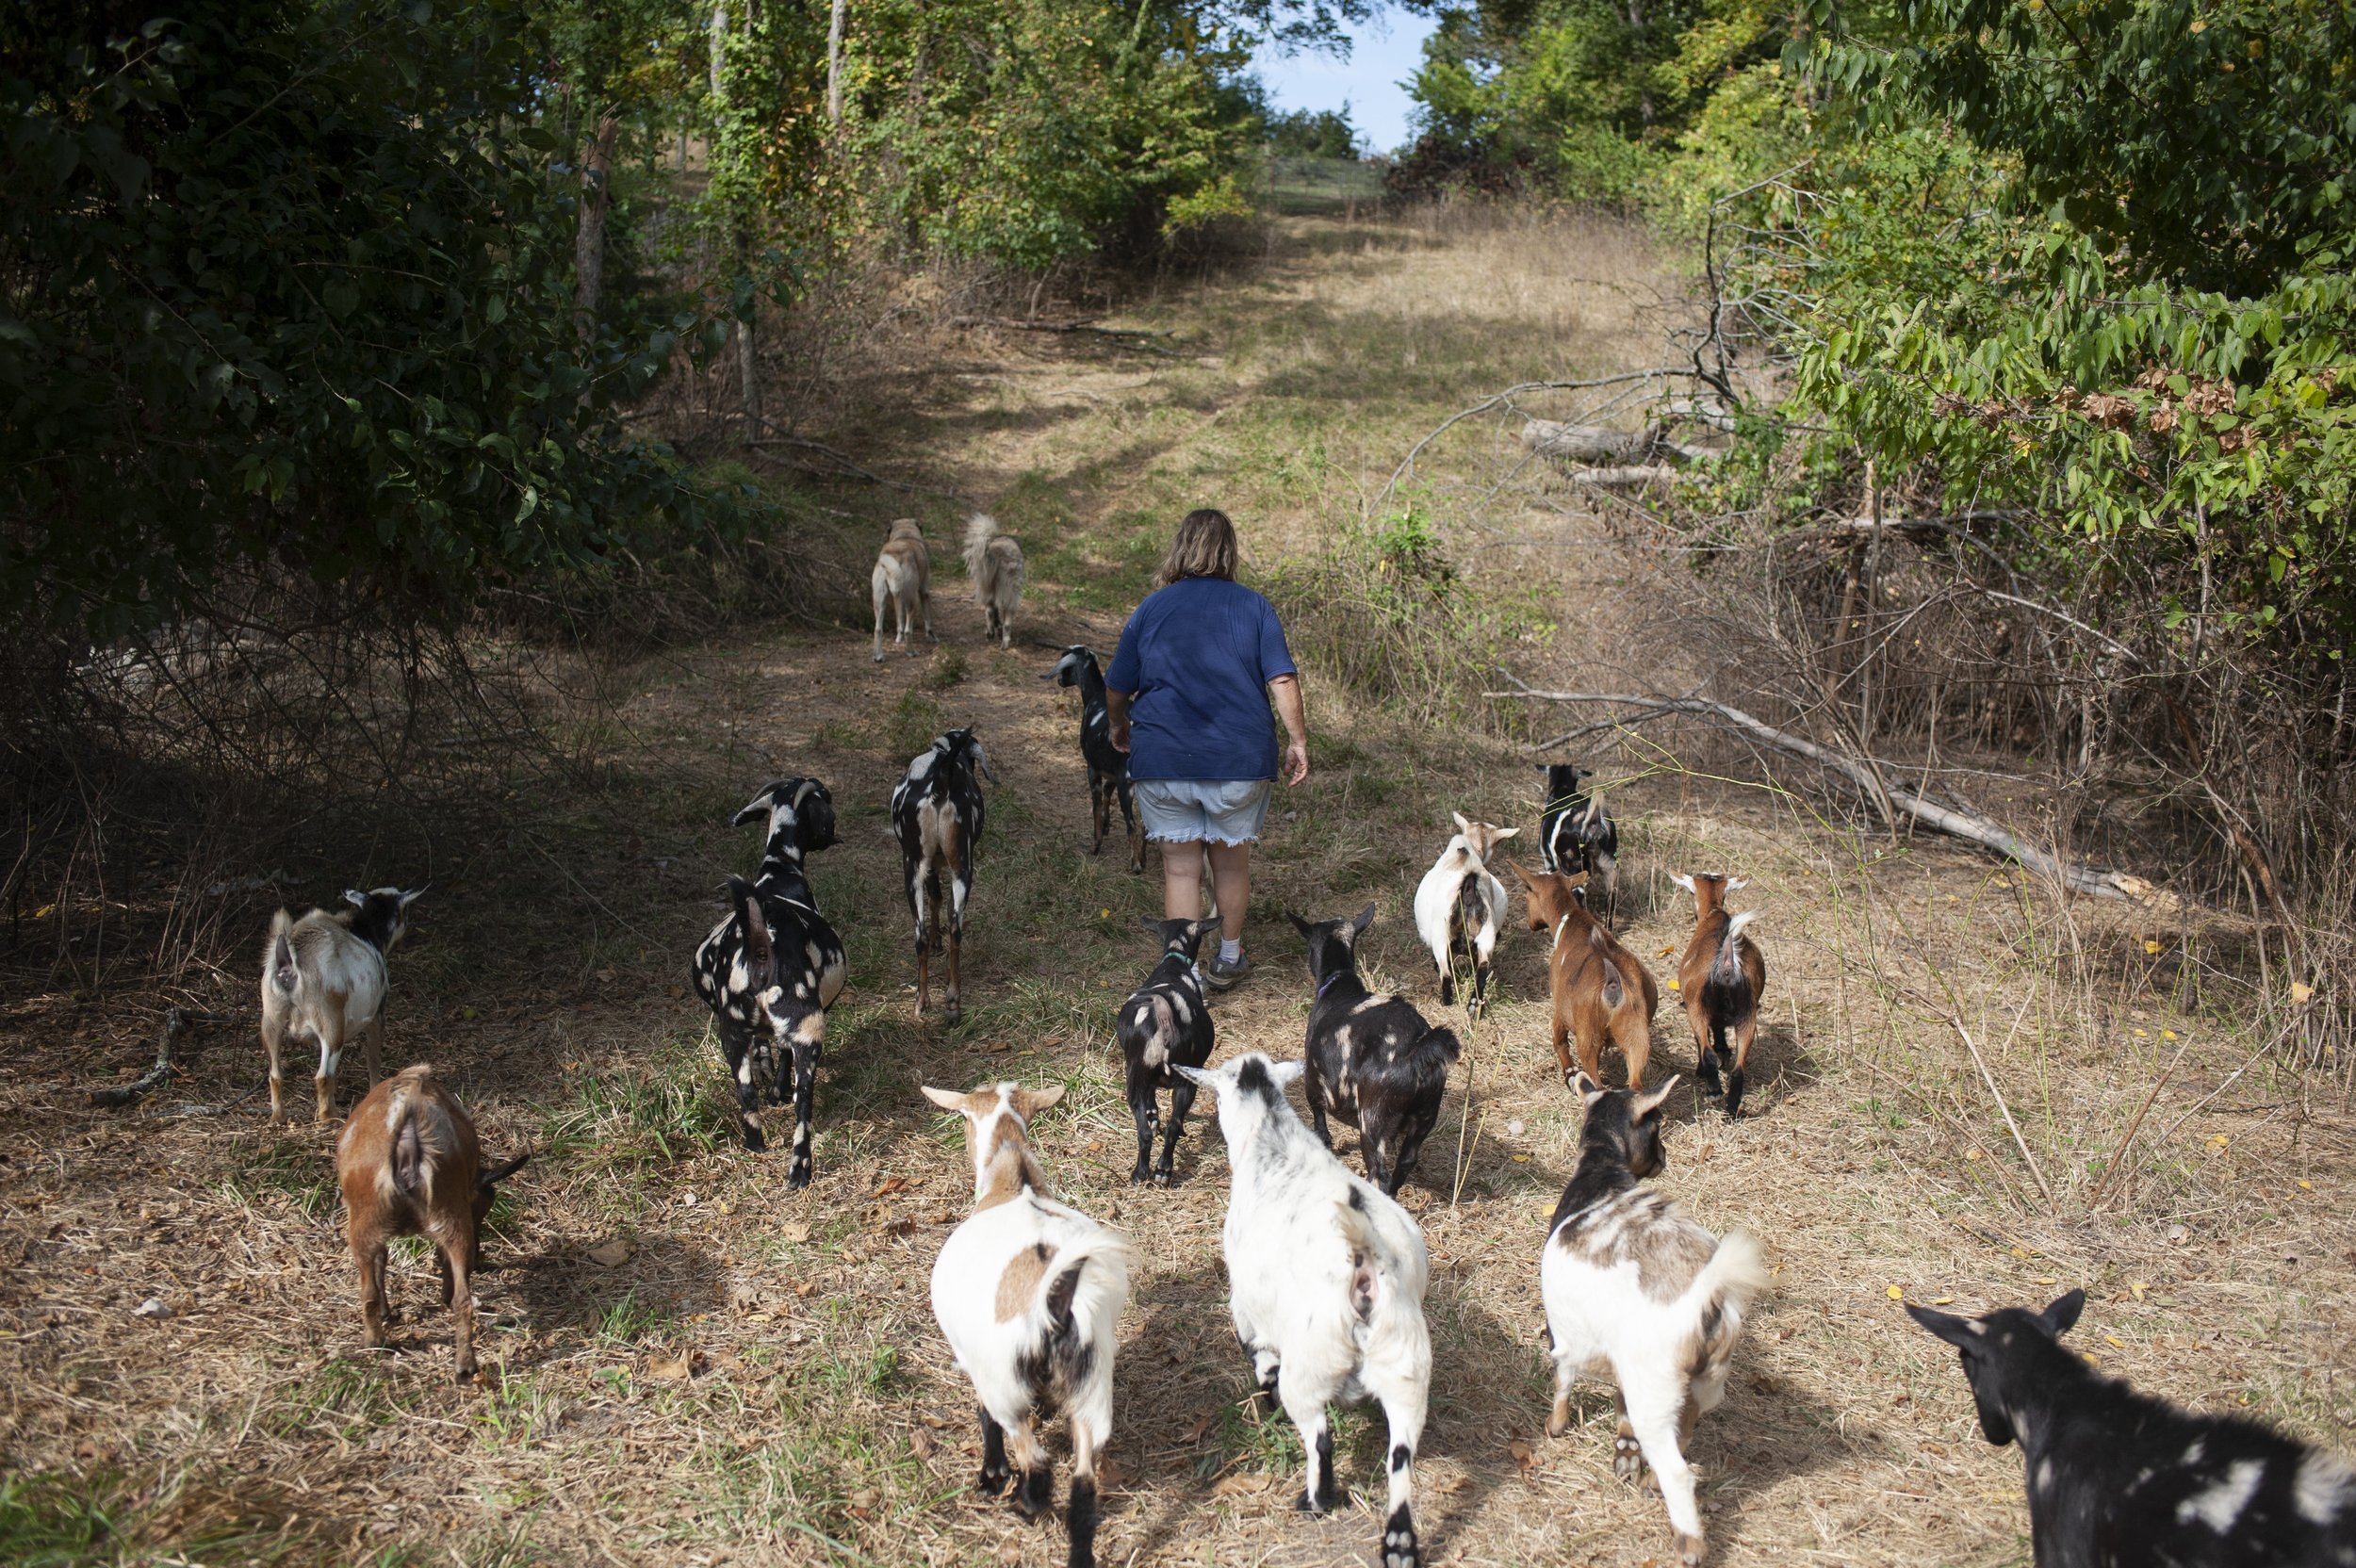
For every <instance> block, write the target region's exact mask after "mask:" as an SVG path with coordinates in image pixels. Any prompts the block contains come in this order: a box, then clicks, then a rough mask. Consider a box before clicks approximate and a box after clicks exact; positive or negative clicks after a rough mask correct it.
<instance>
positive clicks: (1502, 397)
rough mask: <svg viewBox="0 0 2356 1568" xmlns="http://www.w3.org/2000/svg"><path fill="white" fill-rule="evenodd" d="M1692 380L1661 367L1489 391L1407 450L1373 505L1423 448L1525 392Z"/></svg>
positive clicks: (1394, 485) (1391, 488) (1396, 484)
mask: <svg viewBox="0 0 2356 1568" xmlns="http://www.w3.org/2000/svg"><path fill="white" fill-rule="evenodd" d="M1693 379H1694V373H1693V371H1691V370H1685V369H1677V368H1661V369H1656V370H1628V371H1623V372H1622V373H1620V374H1619V375H1616V376H1596V377H1594V378H1592V379H1590V380H1587V381H1525V382H1516V383H1514V384H1513V385H1512V386H1509V387H1507V388H1505V390H1503V391H1502V392H1492V393H1491V394H1489V396H1487V397H1485V398H1483V399H1481V400H1480V401H1479V402H1477V403H1475V404H1473V405H1472V406H1471V407H1470V408H1463V409H1459V410H1457V411H1456V412H1455V413H1453V414H1451V415H1449V416H1448V417H1447V418H1445V419H1443V420H1441V421H1440V422H1439V424H1438V425H1437V426H1435V427H1434V428H1433V429H1432V431H1431V432H1430V433H1428V434H1426V435H1425V436H1424V438H1423V439H1422V440H1420V441H1418V442H1416V443H1415V445H1414V446H1412V447H1410V448H1408V449H1407V455H1406V456H1405V457H1402V458H1400V459H1399V466H1398V467H1396V468H1394V469H1392V470H1391V477H1390V478H1389V479H1388V480H1386V481H1384V482H1383V488H1382V490H1381V491H1380V492H1379V493H1377V494H1376V496H1375V498H1374V502H1373V504H1374V505H1377V506H1380V505H1381V504H1382V503H1383V501H1384V500H1385V499H1386V498H1388V497H1389V496H1390V493H1391V492H1392V491H1394V490H1396V489H1398V488H1399V481H1400V480H1402V479H1404V478H1406V477H1407V470H1409V469H1410V468H1413V467H1414V466H1415V459H1416V458H1418V457H1420V456H1422V455H1423V449H1425V448H1426V447H1429V446H1430V445H1432V442H1434V441H1437V440H1438V439H1439V438H1440V437H1441V436H1443V435H1446V434H1447V433H1448V431H1449V430H1451V429H1453V428H1454V427H1455V426H1457V425H1459V424H1462V423H1463V422H1464V420H1466V419H1470V418H1474V417H1478V416H1480V415H1483V414H1486V413H1488V412H1489V411H1490V410H1492V409H1495V408H1498V407H1502V406H1504V405H1506V404H1509V403H1511V402H1512V401H1513V400H1514V399H1515V398H1517V397H1519V396H1521V395H1522V394H1523V393H1525V392H1587V391H1593V390H1595V389H1596V388H1598V387H1605V386H1624V385H1627V384H1631V383H1634V382H1650V381H1661V382H1665V381H1678V380H1682V381H1692V380H1693Z"/></svg>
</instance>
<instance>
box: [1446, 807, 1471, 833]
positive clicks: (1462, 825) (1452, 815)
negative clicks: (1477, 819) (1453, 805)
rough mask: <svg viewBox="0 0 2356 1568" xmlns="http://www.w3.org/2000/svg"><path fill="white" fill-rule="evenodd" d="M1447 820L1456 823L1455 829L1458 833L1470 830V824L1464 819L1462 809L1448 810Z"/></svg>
mask: <svg viewBox="0 0 2356 1568" xmlns="http://www.w3.org/2000/svg"><path fill="white" fill-rule="evenodd" d="M1448 821H1450V822H1452V823H1454V824H1455V825H1456V831H1458V832H1459V833H1470V832H1471V831H1472V824H1470V823H1468V822H1466V821H1465V820H1464V812H1462V811H1450V812H1449V813H1448Z"/></svg>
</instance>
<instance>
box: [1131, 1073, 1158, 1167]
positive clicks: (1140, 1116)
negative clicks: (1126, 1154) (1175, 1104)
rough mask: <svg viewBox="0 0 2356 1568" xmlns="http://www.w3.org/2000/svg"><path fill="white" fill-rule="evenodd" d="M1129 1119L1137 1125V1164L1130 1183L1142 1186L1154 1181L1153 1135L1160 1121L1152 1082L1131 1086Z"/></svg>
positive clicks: (1141, 1082)
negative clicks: (1155, 1126)
mask: <svg viewBox="0 0 2356 1568" xmlns="http://www.w3.org/2000/svg"><path fill="white" fill-rule="evenodd" d="M1129 1117H1130V1119H1131V1120H1133V1121H1135V1122H1136V1123H1137V1168H1136V1169H1134V1170H1132V1171H1130V1172H1129V1183H1130V1184H1131V1185H1132V1186H1142V1185H1143V1184H1146V1183H1147V1182H1150V1181H1152V1180H1153V1133H1154V1124H1155V1123H1156V1122H1157V1121H1158V1120H1159V1119H1160V1112H1159V1110H1158V1109H1157V1108H1156V1106H1155V1103H1154V1098H1153V1083H1152V1081H1151V1080H1143V1081H1140V1082H1137V1083H1133V1084H1131V1085H1130V1086H1129Z"/></svg>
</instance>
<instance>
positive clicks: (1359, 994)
mask: <svg viewBox="0 0 2356 1568" xmlns="http://www.w3.org/2000/svg"><path fill="white" fill-rule="evenodd" d="M1284 918H1285V919H1286V920H1288V921H1291V922H1292V923H1293V927H1294V929H1295V930H1297V931H1299V932H1300V933H1301V939H1302V940H1303V941H1305V942H1307V943H1308V944H1309V978H1310V979H1311V980H1312V981H1314V982H1316V984H1317V999H1316V1000H1315V1001H1314V1002H1312V1003H1311V1004H1310V1005H1309V1043H1308V1049H1307V1051H1306V1053H1305V1055H1306V1059H1307V1063H1308V1075H1307V1092H1308V1096H1309V1116H1310V1119H1311V1120H1312V1121H1313V1122H1314V1123H1315V1124H1316V1126H1317V1136H1318V1137H1320V1138H1323V1139H1324V1140H1325V1144H1326V1147H1327V1148H1329V1149H1330V1148H1332V1147H1333V1137H1332V1135H1330V1134H1328V1133H1327V1131H1326V1128H1325V1119H1326V1117H1327V1116H1328V1115H1329V1114H1330V1115H1333V1116H1336V1117H1340V1118H1341V1119H1344V1120H1346V1121H1350V1122H1354V1123H1355V1124H1356V1125H1357V1128H1358V1141H1359V1152H1360V1153H1361V1154H1363V1155H1364V1156H1365V1158H1366V1179H1367V1180H1368V1181H1370V1182H1372V1183H1373V1184H1375V1185H1376V1186H1379V1187H1381V1188H1382V1189H1383V1196H1384V1197H1396V1196H1397V1195H1398V1193H1399V1187H1400V1185H1401V1184H1403V1183H1405V1181H1406V1180H1407V1178H1408V1176H1409V1175H1410V1174H1411V1173H1412V1172H1413V1171H1414V1170H1415V1156H1416V1155H1417V1154H1420V1153H1421V1152H1423V1140H1424V1139H1425V1138H1427V1137H1430V1136H1431V1135H1432V1127H1433V1125H1434V1124H1436V1123H1437V1122H1438V1121H1439V1119H1440V1097H1441V1096H1442V1095H1443V1094H1445V1093H1447V1092H1448V1064H1449V1063H1450V1062H1453V1061H1454V1060H1456V1058H1457V1055H1458V1054H1459V1053H1460V1052H1461V1051H1462V1049H1463V1048H1462V1047H1461V1046H1460V1045H1458V1043H1457V1039H1456V1036H1455V1035H1454V1033H1452V1032H1451V1031H1449V1030H1447V1029H1434V1028H1432V1025H1431V1024H1429V1023H1427V1022H1425V1021H1424V1017H1423V1015H1422V1014H1421V1013H1419V1012H1417V1011H1415V1006H1414V1005H1413V1004H1411V1003H1409V1002H1407V1001H1406V1000H1404V999H1403V998H1400V997H1397V996H1391V995H1381V996H1378V995H1376V994H1374V993H1373V992H1371V991H1369V990H1367V989H1366V982H1365V981H1363V980H1361V979H1360V978H1359V977H1358V939H1359V938H1360V937H1363V936H1365V935H1366V927H1368V926H1370V925H1372V924H1373V923H1374V906H1373V905H1371V904H1369V905H1367V906H1366V908H1365V909H1364V910H1363V911H1361V912H1360V914H1359V916H1358V918H1357V919H1355V920H1328V921H1318V922H1316V923H1310V922H1308V921H1305V920H1302V919H1301V917H1300V916H1299V915H1296V914H1294V913H1292V912H1291V911H1290V910H1286V911H1285V913H1284Z"/></svg>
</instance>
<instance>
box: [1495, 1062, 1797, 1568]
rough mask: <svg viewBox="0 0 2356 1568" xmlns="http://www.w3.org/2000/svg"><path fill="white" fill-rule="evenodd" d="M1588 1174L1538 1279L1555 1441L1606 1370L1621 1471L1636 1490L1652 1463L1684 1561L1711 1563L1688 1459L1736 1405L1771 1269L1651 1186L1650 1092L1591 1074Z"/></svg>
mask: <svg viewBox="0 0 2356 1568" xmlns="http://www.w3.org/2000/svg"><path fill="white" fill-rule="evenodd" d="M1573 1086H1574V1087H1576V1088H1577V1089H1578V1090H1579V1095H1580V1097H1581V1098H1582V1099H1584V1100H1585V1101H1586V1102H1587V1123H1586V1125H1585V1127H1583V1128H1582V1129H1581V1130H1580V1132H1579V1166H1578V1168H1577V1169H1576V1170H1575V1171H1574V1172H1573V1173H1572V1176H1571V1181H1570V1184H1569V1185H1568V1186H1567V1187H1565V1188H1563V1190H1562V1202H1561V1203H1559V1204H1557V1205H1556V1207H1555V1211H1554V1222H1553V1224H1552V1225H1550V1226H1549V1227H1548V1228H1547V1233H1546V1250H1545V1251H1544V1252H1543V1253H1542V1254H1541V1255H1540V1261H1539V1265H1538V1282H1539V1288H1540V1294H1541V1295H1542V1296H1543V1297H1544V1299H1545V1300H1546V1331H1547V1334H1548V1336H1549V1337H1550V1338H1551V1339H1552V1340H1553V1342H1554V1411H1553V1413H1552V1414H1551V1415H1549V1416H1548V1417H1547V1418H1546V1435H1547V1436H1549V1437H1560V1436H1562V1433H1563V1432H1564V1431H1565V1430H1566V1429H1568V1428H1569V1426H1570V1421H1571V1384H1572V1382H1573V1381H1574V1380H1576V1379H1577V1378H1578V1377H1579V1373H1581V1372H1582V1371H1586V1370H1589V1369H1590V1368H1591V1367H1594V1366H1595V1365H1597V1364H1608V1365H1609V1366H1610V1368H1611V1372H1612V1379H1613V1380H1614V1382H1615V1383H1616V1384H1617V1385H1618V1386H1617V1388H1616V1389H1615V1391H1614V1398H1615V1399H1616V1401H1617V1403H1618V1405H1619V1408H1620V1429H1619V1435H1618V1436H1617V1437H1616V1438H1615V1439H1614V1441H1613V1446H1612V1447H1613V1451H1612V1469H1613V1470H1614V1471H1616V1472H1617V1473H1618V1475H1619V1477H1620V1478H1621V1479H1622V1480H1625V1481H1631V1482H1632V1481H1634V1480H1635V1479H1636V1478H1637V1477H1638V1475H1639V1474H1640V1473H1641V1472H1642V1471H1643V1469H1644V1466H1645V1465H1647V1464H1649V1465H1651V1466H1652V1471H1653V1474H1654V1476H1656V1477H1657V1478H1659V1479H1660V1482H1661V1499H1662V1500H1663V1501H1664V1502H1666V1503H1667V1504H1668V1506H1669V1523H1670V1525H1671V1526H1672V1527H1674V1528H1675V1529H1676V1531H1677V1554H1678V1556H1677V1560H1678V1561H1679V1562H1682V1563H1686V1564H1689V1565H1690V1564H1693V1563H1698V1562H1700V1561H1701V1560H1702V1554H1703V1552H1704V1550H1705V1549H1706V1548H1705V1545H1704V1543H1703V1540H1702V1516H1701V1512H1700V1511H1699V1509H1698V1508H1697V1507H1696V1506H1695V1504H1694V1499H1693V1467H1692V1466H1691V1465H1689V1464H1688V1463H1687V1462H1685V1445H1686V1444H1688V1443H1690V1442H1691V1441H1692V1440H1693V1420H1694V1418H1695V1417H1696V1416H1699V1415H1701V1414H1703V1413H1707V1412H1709V1411H1711V1410H1715V1409H1716V1408H1717V1406H1718V1402H1719V1401H1720V1400H1721V1399H1723V1398H1724V1397H1726V1364H1727V1363H1728V1362H1729V1361H1730V1360H1731V1359H1732V1358H1733V1355H1734V1348H1735V1346H1736V1344H1737V1343H1738V1342H1740V1340H1741V1339H1742V1315H1743V1311H1744V1309H1745V1308H1746V1307H1747V1306H1748V1305H1749V1304H1750V1299H1751V1298H1752V1297H1754V1296H1756V1295H1758V1294H1759V1292H1760V1291H1762V1290H1764V1289H1765V1288H1766V1287H1767V1282H1768V1274H1767V1265H1766V1261H1765V1259H1764V1258H1763V1257H1762V1256H1761V1255H1760V1252H1759V1244H1758V1243H1757V1242H1755V1241H1753V1240H1752V1239H1751V1238H1750V1237H1748V1236H1745V1235H1729V1236H1727V1237H1726V1239H1725V1240H1724V1241H1720V1240H1719V1239H1718V1238H1717V1237H1716V1236H1713V1235H1711V1234H1710V1233H1709V1232H1708V1231H1705V1230H1703V1229H1702V1228H1701V1227H1700V1226H1699V1225H1696V1224H1694V1223H1693V1221H1692V1220H1690V1219H1688V1218H1686V1217H1684V1216H1683V1215H1682V1214H1680V1213H1678V1212H1677V1205H1676V1204H1675V1203H1673V1202H1671V1201H1669V1200H1668V1199H1666V1198H1663V1197H1661V1194H1659V1193H1657V1192H1653V1191H1651V1190H1649V1189H1647V1188H1645V1187H1644V1186H1643V1185H1642V1184H1641V1178H1644V1177H1646V1176H1651V1175H1653V1174H1655V1173H1656V1172H1658V1171H1659V1170H1660V1169H1661V1103H1662V1102H1663V1101H1665V1100H1667V1099H1668V1098H1669V1091H1670V1090H1671V1089H1673V1088H1675V1087H1677V1080H1676V1079H1675V1078H1671V1079H1670V1080H1669V1081H1668V1082H1667V1083H1665V1084H1663V1085H1661V1087H1660V1088H1658V1089H1656V1090H1654V1091H1653V1092H1652V1093H1650V1094H1640V1093H1637V1092H1635V1091H1633V1090H1629V1089H1606V1088H1603V1087H1600V1086H1597V1084H1596V1083H1595V1080H1594V1079H1592V1078H1589V1077H1588V1076H1587V1075H1586V1074H1585V1073H1583V1072H1582V1073H1580V1074H1579V1075H1578V1077H1577V1078H1576V1080H1575V1082H1574V1085H1573Z"/></svg>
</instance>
